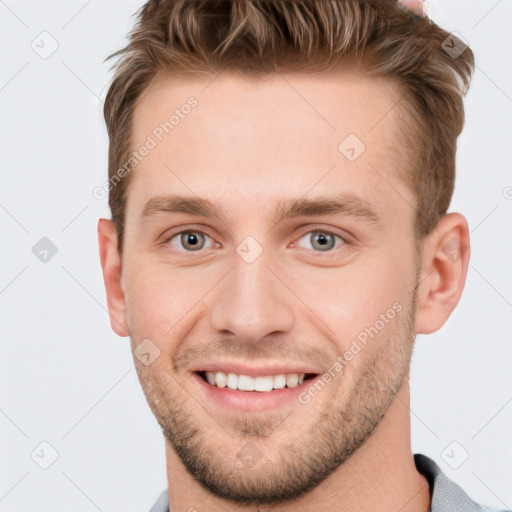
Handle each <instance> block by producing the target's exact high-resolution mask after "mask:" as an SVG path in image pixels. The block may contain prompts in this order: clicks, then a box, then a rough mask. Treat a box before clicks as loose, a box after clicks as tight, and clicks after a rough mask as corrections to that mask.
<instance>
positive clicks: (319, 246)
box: [299, 229, 345, 252]
mask: <svg viewBox="0 0 512 512" xmlns="http://www.w3.org/2000/svg"><path fill="white" fill-rule="evenodd" d="M302 239H304V240H306V243H310V244H311V245H310V246H311V247H312V248H313V249H315V250H317V251H319V252H328V251H331V250H332V249H334V248H335V247H336V239H339V240H341V241H342V242H343V244H345V240H343V238H341V236H339V235H336V234H334V233H331V232H330V231H326V230H324V229H321V230H320V229H316V230H314V231H309V232H308V233H306V234H305V235H303V236H302V237H301V238H300V239H299V240H302ZM343 244H342V245H343ZM299 245H300V244H299ZM300 247H304V245H300ZM306 248H309V247H306Z"/></svg>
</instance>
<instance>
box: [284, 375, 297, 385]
mask: <svg viewBox="0 0 512 512" xmlns="http://www.w3.org/2000/svg"><path fill="white" fill-rule="evenodd" d="M298 383H299V376H298V375H297V374H296V373H290V375H287V376H286V385H287V386H288V387H289V388H294V387H296V386H297V384H298Z"/></svg>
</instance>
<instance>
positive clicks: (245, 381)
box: [238, 375, 254, 391]
mask: <svg viewBox="0 0 512 512" xmlns="http://www.w3.org/2000/svg"><path fill="white" fill-rule="evenodd" d="M238 389H239V390H240V391H254V379H253V378H252V377H249V376H248V375H239V376H238Z"/></svg>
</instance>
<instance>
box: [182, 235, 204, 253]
mask: <svg viewBox="0 0 512 512" xmlns="http://www.w3.org/2000/svg"><path fill="white" fill-rule="evenodd" d="M180 242H181V245H182V246H183V248H184V249H190V250H191V251H198V250H200V249H202V248H203V247H204V243H205V236H204V235H203V234H202V233H199V232H196V231H185V232H183V233H181V234H180Z"/></svg>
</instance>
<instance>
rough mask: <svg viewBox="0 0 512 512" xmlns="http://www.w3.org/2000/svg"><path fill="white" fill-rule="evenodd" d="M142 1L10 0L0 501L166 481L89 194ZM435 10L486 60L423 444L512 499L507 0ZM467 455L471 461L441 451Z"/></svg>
mask: <svg viewBox="0 0 512 512" xmlns="http://www.w3.org/2000/svg"><path fill="white" fill-rule="evenodd" d="M141 4H142V1H133V0H130V1H127V0H123V1H108V2H106V1H100V0H92V1H86V0H72V1H71V0H66V1H47V2H41V1H40V0H37V1H36V0H33V1H23V0H0V34H1V35H0V37H1V45H0V48H1V52H2V65H1V66H0V106H1V118H0V119H1V121H0V129H1V135H0V140H1V155H2V158H1V164H0V168H1V172H2V186H1V190H0V223H1V228H2V251H1V254H2V264H1V265H0V307H1V308H2V321H1V325H0V329H1V334H0V340H1V341H0V342H1V352H0V365H1V383H0V434H1V441H0V443H1V454H2V456H1V473H0V512H2V511H4V512H6V511H52V512H55V511H67V510H73V511H75V512H80V511H84V512H89V511H95V510H101V511H104V512H107V511H119V512H120V511H124V512H131V511H133V512H135V511H137V512H139V511H144V510H149V508H150V506H151V505H152V504H153V502H154V500H155V499H156V497H157V495H158V494H159V493H160V492H161V491H162V490H163V489H164V488H165V487H166V485H167V483H166V477H165V464H164V451H163V449H164V445H163V440H162V437H161V434H160V431H159V428H158V426H157V423H156V420H154V418H153V416H152V414H151V412H150V410H149V407H148V406H147V404H146V402H145V399H144V396H143V394H142V391H141V390H140V387H139V383H138V380H137V377H136V374H135V370H134V368H133V362H132V358H131V354H130V349H129V341H128V338H119V337H117V336H116V335H115V334H114V333H113V332H112V331H111V330H110V326H109V322H108V315H107V313H106V301H105V293H104V288H103V282H102V277H101V271H100V264H99V257H98V249H97V235H96V225H97V220H98V218H99V217H109V211H108V208H107V202H106V199H105V200H102V201H100V200H97V199H95V198H94V197H93V195H92V190H93V188H94V187H96V186H98V185H102V184H103V183H104V182H105V180H106V176H107V135H106V130H105V127H104V122H103V118H102V100H103V98H104V96H105V93H106V89H107V86H108V83H109V80H110V77H111V75H110V73H109V72H108V66H109V65H108V64H104V63H103V60H104V59H105V57H106V56H107V55H109V54H110V53H112V52H113V51H115V50H117V49H119V48H120V47H121V46H124V43H125V40H124V38H125V35H126V33H127V32H128V30H129V29H130V28H131V26H132V19H131V18H130V16H131V15H132V14H133V13H134V12H135V11H136V10H137V9H138V8H139V7H140V5H141ZM428 14H429V16H430V17H431V18H432V19H433V20H434V21H435V22H436V23H438V24H440V25H441V26H442V27H443V28H446V29H447V30H449V31H456V32H458V33H460V34H461V35H462V36H463V37H464V39H466V40H467V41H468V42H469V44H470V46H471V48H472V49H473V51H474V52H475V55H476V61H477V69H476V72H475V76H474V80H473V84H472V88H471V91H470V93H469V95H468V97H467V99H466V127H465V131H464V132H463V135H462V136H461V138H460V139H459V145H458V148H459V150H458V160H457V173H458V174H457V185H456V192H455V197H454V200H453V202H452V207H451V209H450V211H459V212H462V213H463V214H464V215H465V216H466V217H467V219H468V222H469V226H470V230H471V237H472V255H471V262H470V269H469V274H468V278H467V284H466V289H465V291H464V293H463V296H462V299H461V302H460V304H459V306H458V308H457V309H456V310H455V312H454V314H453V315H452V317H451V318H450V319H449V321H448V322H447V323H446V325H445V326H444V327H443V328H442V329H441V330H440V331H439V332H437V333H435V334H432V335H429V336H419V337H418V340H417V344H416V349H415V353H414V356H413V364H412V373H411V388H412V397H411V415H412V438H413V451H414V452H421V453H424V454H426V455H428V456H430V457H432V458H433V459H435V460H436V461H437V462H438V464H439V465H440V466H441V468H442V469H443V471H445V472H446V474H447V475H448V476H449V477H450V478H452V479H453V480H455V481H456V482H457V483H459V484H460V485H461V486H462V487H463V488H464V489H465V491H466V492H467V493H468V494H470V496H472V497H473V499H475V500H476V501H479V502H482V503H485V504H487V505H490V506H494V507H496V508H512V440H511V436H510V433H511V432H512V373H511V372H510V363H511V359H512V357H511V356H512V327H511V318H512V242H511V235H512V230H511V225H512V222H511V220H512V200H511V197H512V194H511V192H512V189H511V188H510V187H511V186H512V173H511V169H512V152H511V143H512V129H511V119H512V72H511V70H510V69H511V67H510V62H511V61H510V55H511V41H512V38H511V36H510V32H511V28H510V22H511V20H512V4H511V2H510V1H509V0H501V1H496V0H478V1H477V0H471V1H468V0H457V1H456V0H444V1H442V0H435V1H434V0H430V1H429V3H428ZM43 31H47V32H48V33H49V34H51V38H53V39H54V40H56V41H57V42H58V48H57V50H56V51H55V52H54V53H53V54H52V55H51V56H50V57H48V58H47V59H43V58H41V57H40V56H39V55H38V54H37V53H36V52H35V51H34V50H33V49H32V47H31V44H32V42H33V41H34V40H35V43H34V44H39V45H40V46H41V45H42V43H41V42H40V41H41V37H46V38H47V39H46V40H45V48H46V49H47V50H48V48H51V44H52V43H51V39H49V38H48V37H49V36H40V34H41V32H43ZM40 51H42V49H41V50H40ZM507 187H509V188H508V189H507ZM507 191H508V192H509V195H508V196H507V194H506V192H507ZM507 197H508V199H507ZM42 237H48V238H49V239H50V240H51V241H52V242H53V243H54V244H55V246H56V247H57V249H58V252H57V254H56V255H55V256H54V257H53V258H51V259H50V261H48V262H47V263H43V262H41V261H39V259H37V258H36V257H35V255H34V254H33V253H32V247H33V246H34V245H35V244H36V243H37V242H38V241H39V240H40V239H41V238H42ZM43 441H46V442H48V443H50V444H51V445H52V446H53V447H54V449H55V450H56V451H57V452H58V454H59V457H58V459H57V460H56V461H55V463H54V464H53V465H51V466H50V467H49V468H48V469H42V468H41V467H39V465H37V464H36V462H34V460H33V459H32V458H31V453H32V452H33V450H34V449H36V448H37V447H38V446H39V444H40V443H41V442H43ZM454 441H455V442H456V444H451V443H453V442H454ZM450 444H451V445H450ZM449 445H450V446H449ZM447 447H448V449H447V450H445V449H446V448H447ZM43 451H44V457H43V456H42V455H41V454H42V452H41V447H39V448H38V450H36V452H35V453H36V454H39V455H40V457H39V459H37V455H34V458H36V459H37V460H39V461H42V462H44V460H43V459H45V458H46V461H47V462H48V461H50V459H49V457H50V455H51V450H50V449H49V448H48V447H46V448H45V447H44V446H43ZM465 451H466V452H467V453H468V454H469V457H468V459H467V460H466V461H465V462H464V463H463V464H462V465H461V466H460V467H459V468H458V469H452V468H451V467H450V465H448V464H447V462H445V460H444V459H445V458H446V457H443V453H444V454H446V453H448V454H449V455H451V456H452V458H451V461H454V460H455V461H456V462H457V461H459V463H460V461H461V460H462V457H463V455H464V453H465ZM446 460H449V458H446ZM451 464H452V465H454V462H451Z"/></svg>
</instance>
